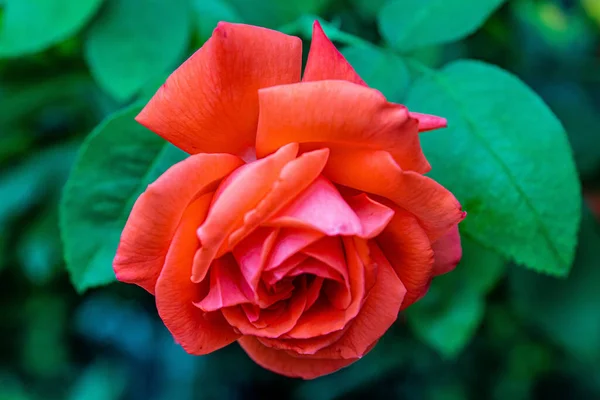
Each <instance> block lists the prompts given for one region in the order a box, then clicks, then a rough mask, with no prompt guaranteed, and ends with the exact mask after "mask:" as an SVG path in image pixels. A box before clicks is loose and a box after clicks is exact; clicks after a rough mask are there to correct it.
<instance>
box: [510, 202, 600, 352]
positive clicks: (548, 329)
mask: <svg viewBox="0 0 600 400" xmlns="http://www.w3.org/2000/svg"><path fill="white" fill-rule="evenodd" d="M598 249H600V227H599V226H598V224H597V223H596V222H595V221H594V218H593V216H592V215H591V213H590V212H589V210H587V209H586V210H585V213H584V217H583V220H582V223H581V231H580V234H579V246H578V248H577V256H576V259H575V263H574V266H573V271H572V272H571V275H570V276H569V278H568V279H567V280H556V279H552V278H549V277H545V276H540V275H536V274H534V273H531V272H529V271H526V270H522V269H518V268H513V269H512V270H511V273H510V274H509V277H510V279H509V283H510V289H511V291H510V293H511V296H510V300H511V303H512V305H513V307H515V309H516V310H517V311H518V313H519V315H520V316H521V317H522V319H523V321H524V323H525V324H527V325H533V326H536V327H537V328H538V329H540V330H541V331H542V332H544V333H545V334H546V335H547V336H548V337H549V338H550V339H552V341H553V342H554V343H556V344H558V345H560V346H562V347H563V348H564V349H566V350H567V351H568V352H570V353H571V354H572V355H573V356H575V357H576V358H577V359H579V360H583V361H591V362H600V318H598V304H600V291H598V282H600V268H598V266H600V252H599V251H598Z"/></svg>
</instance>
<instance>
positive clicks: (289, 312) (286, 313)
mask: <svg viewBox="0 0 600 400" xmlns="http://www.w3.org/2000/svg"><path fill="white" fill-rule="evenodd" d="M305 306H306V282H305V281H304V280H301V282H300V284H299V285H298V286H297V287H296V289H295V290H294V293H293V295H292V297H291V299H290V300H288V301H287V303H286V304H285V306H284V308H283V312H275V313H270V312H269V310H261V312H260V317H259V318H258V320H257V321H256V322H255V323H250V321H248V318H247V317H246V315H245V313H244V312H243V310H242V309H241V308H240V307H229V308H224V309H222V312H223V316H224V317H225V319H226V320H227V322H229V324H230V325H232V326H234V327H236V328H237V329H238V330H239V331H240V332H241V333H242V334H244V335H253V336H262V337H270V338H275V337H279V336H281V335H283V334H284V333H286V332H288V331H289V330H290V329H292V328H293V327H294V326H295V325H296V323H297V322H298V319H299V318H300V316H301V315H302V312H303V311H304V307H305ZM261 322H264V324H262V325H260V323H261ZM255 324H257V325H255ZM257 326H261V327H257Z"/></svg>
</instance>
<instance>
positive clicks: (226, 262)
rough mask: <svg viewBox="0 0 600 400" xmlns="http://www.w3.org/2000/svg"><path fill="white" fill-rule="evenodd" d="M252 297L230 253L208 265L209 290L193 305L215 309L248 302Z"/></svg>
mask: <svg viewBox="0 0 600 400" xmlns="http://www.w3.org/2000/svg"><path fill="white" fill-rule="evenodd" d="M253 298H254V295H253V293H252V290H251V289H250V286H249V285H248V282H246V280H245V279H244V277H243V276H242V273H241V272H240V268H239V266H238V265H237V263H236V261H235V259H234V258H233V256H232V255H231V254H227V255H225V256H223V257H221V258H217V259H216V260H215V261H213V263H212V265H211V266H210V290H209V292H208V294H207V295H206V297H205V298H204V299H202V301H200V302H196V303H194V305H195V306H196V307H198V308H200V309H201V310H202V311H206V312H210V311H216V310H219V309H221V308H223V307H231V306H236V305H238V304H243V303H250V302H251V300H252V299H253Z"/></svg>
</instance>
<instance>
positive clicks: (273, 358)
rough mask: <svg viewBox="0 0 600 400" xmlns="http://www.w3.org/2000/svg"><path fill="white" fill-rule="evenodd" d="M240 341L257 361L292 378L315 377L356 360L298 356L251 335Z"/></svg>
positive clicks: (264, 366) (249, 354)
mask: <svg viewBox="0 0 600 400" xmlns="http://www.w3.org/2000/svg"><path fill="white" fill-rule="evenodd" d="M238 343H239V344H240V346H242V348H243V349H244V351H246V353H248V356H249V357H250V358H251V359H252V360H254V362H255V363H257V364H258V365H260V366H262V367H263V368H266V369H268V370H270V371H273V372H275V373H278V374H280V375H285V376H288V377H290V378H303V379H313V378H316V377H319V376H323V375H327V374H330V373H332V372H335V371H337V370H339V369H341V368H343V367H345V366H347V365H350V364H352V363H353V362H354V361H356V360H314V359H308V358H306V359H305V358H297V357H293V356H291V355H289V354H288V353H286V352H285V351H283V350H274V349H272V348H269V347H266V346H264V345H263V344H261V343H260V342H259V341H258V340H257V339H256V338H254V337H251V336H244V337H241V338H240V339H239V340H238Z"/></svg>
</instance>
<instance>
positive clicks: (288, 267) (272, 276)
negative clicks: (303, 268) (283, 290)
mask: <svg viewBox="0 0 600 400" xmlns="http://www.w3.org/2000/svg"><path fill="white" fill-rule="evenodd" d="M307 258H308V256H307V255H304V254H301V253H296V254H294V255H292V256H291V257H289V258H288V259H286V260H285V261H284V262H282V263H281V265H279V266H278V267H277V268H274V269H271V270H269V271H265V272H264V273H263V274H262V280H263V282H265V283H266V284H267V285H269V286H273V285H275V284H276V283H277V282H278V281H280V280H281V279H283V278H284V277H285V276H287V275H288V274H289V273H290V272H291V271H292V270H293V269H294V268H296V267H297V266H298V265H300V264H301V263H302V262H303V261H304V260H306V259H307Z"/></svg>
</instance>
